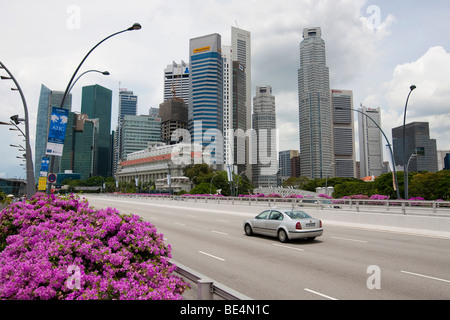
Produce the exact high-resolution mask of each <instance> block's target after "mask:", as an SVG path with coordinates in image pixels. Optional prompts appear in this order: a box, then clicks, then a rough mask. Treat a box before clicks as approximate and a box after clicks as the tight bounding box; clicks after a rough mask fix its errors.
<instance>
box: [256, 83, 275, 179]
mask: <svg viewBox="0 0 450 320" xmlns="http://www.w3.org/2000/svg"><path fill="white" fill-rule="evenodd" d="M276 123H277V121H276V113H275V97H274V96H273V95H272V87H271V86H260V87H256V96H255V97H254V98H253V129H254V131H255V133H256V137H255V138H256V143H253V144H252V146H253V148H252V157H251V158H252V161H251V162H252V163H253V177H252V178H253V179H252V181H253V185H254V186H255V187H271V186H272V187H275V186H277V171H278V150H277V132H276ZM255 145H256V148H255Z"/></svg>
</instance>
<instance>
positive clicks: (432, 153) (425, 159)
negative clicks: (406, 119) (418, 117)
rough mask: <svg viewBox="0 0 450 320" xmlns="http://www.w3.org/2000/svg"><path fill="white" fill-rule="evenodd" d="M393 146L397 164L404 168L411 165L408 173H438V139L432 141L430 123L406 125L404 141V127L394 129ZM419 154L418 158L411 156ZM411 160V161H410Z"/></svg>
mask: <svg viewBox="0 0 450 320" xmlns="http://www.w3.org/2000/svg"><path fill="white" fill-rule="evenodd" d="M404 141H406V148H405V152H406V157H405V161H403V143H404ZM392 145H393V148H394V158H395V164H396V165H397V166H403V164H404V162H406V163H408V161H409V162H410V163H409V166H408V171H410V172H420V171H430V172H436V171H438V161H437V149H436V139H430V128H429V124H428V122H412V123H408V124H406V125H405V138H404V139H403V126H400V127H396V128H393V129H392ZM416 153H419V154H420V155H418V156H415V157H414V156H413V157H411V155H413V154H416ZM410 158H411V160H410Z"/></svg>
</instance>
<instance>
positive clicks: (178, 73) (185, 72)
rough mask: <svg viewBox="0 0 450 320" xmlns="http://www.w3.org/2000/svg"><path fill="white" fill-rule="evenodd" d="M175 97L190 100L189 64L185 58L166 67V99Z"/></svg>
mask: <svg viewBox="0 0 450 320" xmlns="http://www.w3.org/2000/svg"><path fill="white" fill-rule="evenodd" d="M174 98H178V99H183V101H185V102H186V103H187V102H188V100H189V66H188V65H187V64H186V62H184V61H183V60H181V63H176V62H175V61H173V62H172V64H169V65H167V68H166V69H164V101H166V100H169V99H174Z"/></svg>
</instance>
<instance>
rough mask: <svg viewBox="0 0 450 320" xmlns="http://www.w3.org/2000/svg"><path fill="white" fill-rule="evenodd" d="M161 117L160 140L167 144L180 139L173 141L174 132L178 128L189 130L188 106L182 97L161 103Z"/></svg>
mask: <svg viewBox="0 0 450 320" xmlns="http://www.w3.org/2000/svg"><path fill="white" fill-rule="evenodd" d="M159 117H160V118H161V136H160V141H162V142H164V143H165V144H175V143H177V142H179V141H171V138H172V134H173V132H174V131H175V130H177V129H185V130H187V128H188V126H187V124H188V106H187V104H186V103H185V102H184V101H183V100H180V99H169V100H166V101H164V102H163V103H161V104H160V105H159Z"/></svg>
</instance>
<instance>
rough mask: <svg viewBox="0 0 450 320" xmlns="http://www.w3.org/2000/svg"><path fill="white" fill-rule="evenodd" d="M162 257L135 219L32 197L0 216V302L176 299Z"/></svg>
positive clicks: (155, 238) (177, 282)
mask: <svg viewBox="0 0 450 320" xmlns="http://www.w3.org/2000/svg"><path fill="white" fill-rule="evenodd" d="M170 251H171V247H170V245H167V246H166V245H165V244H164V242H163V235H162V234H157V230H156V228H155V227H154V226H153V225H152V224H151V223H149V222H145V221H143V220H142V218H140V217H138V216H136V215H122V214H119V213H118V212H117V211H116V209H113V208H107V209H102V210H93V209H92V208H89V204H88V202H87V201H86V200H84V201H83V200H80V199H79V198H78V197H75V196H73V195H70V196H68V197H66V198H59V197H56V196H54V195H51V196H46V195H44V194H41V193H37V194H36V195H35V196H34V197H33V198H32V199H31V200H28V201H26V202H17V203H14V204H12V205H10V206H9V207H7V208H5V209H3V210H2V211H1V212H0V299H21V300H24V299H26V300H28V299H41V300H44V299H45V300H46V299H61V300H62V299H65V300H72V299H73V300H75V299H80V300H83V299H99V300H105V299H108V300H109V299H133V300H134V299H145V300H148V299H168V300H169V299H177V300H178V299H182V297H181V294H182V293H183V291H184V290H185V289H186V288H188V285H187V284H186V283H184V282H183V281H182V279H181V278H179V277H177V276H174V275H172V273H173V271H174V270H175V268H176V267H175V266H174V265H170V264H169V260H168V259H169V258H170V257H171V255H170Z"/></svg>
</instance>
